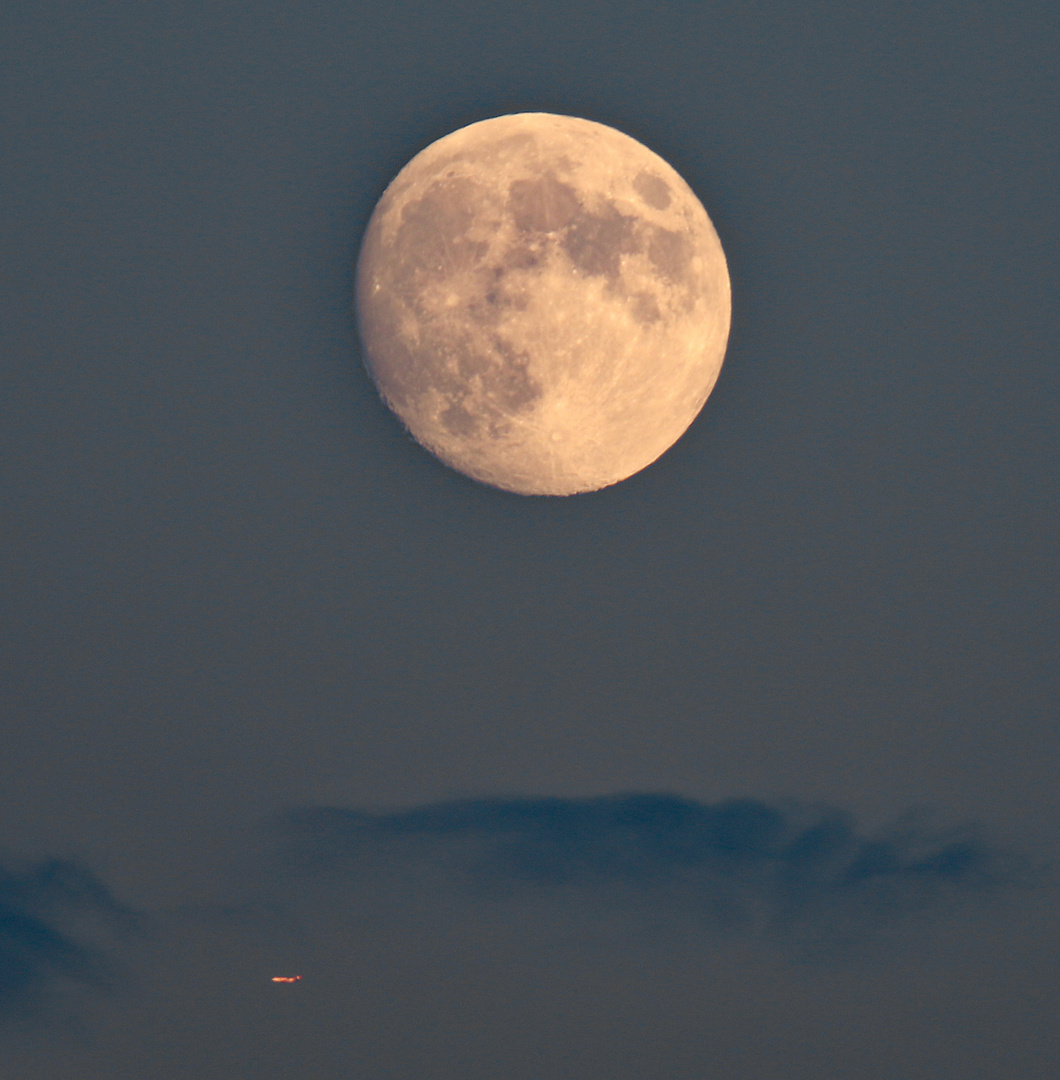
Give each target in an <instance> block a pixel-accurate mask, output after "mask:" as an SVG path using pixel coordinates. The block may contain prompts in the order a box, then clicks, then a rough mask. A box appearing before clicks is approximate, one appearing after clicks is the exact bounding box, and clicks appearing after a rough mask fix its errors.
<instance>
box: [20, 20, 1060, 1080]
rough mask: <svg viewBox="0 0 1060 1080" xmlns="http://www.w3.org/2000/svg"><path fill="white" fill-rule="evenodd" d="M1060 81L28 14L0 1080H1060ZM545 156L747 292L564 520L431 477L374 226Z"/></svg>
mask: <svg viewBox="0 0 1060 1080" xmlns="http://www.w3.org/2000/svg"><path fill="white" fill-rule="evenodd" d="M1058 45H1060V9H1058V8H1057V7H1056V5H1055V4H1054V3H1046V2H1029V3H1024V4H1020V5H1002V4H1000V3H978V2H962V3H955V2H941V0H928V2H922V3H911V2H910V3H874V4H850V3H848V2H844V3H840V2H838V0H827V2H810V3H802V4H797V5H791V4H781V3H776V2H772V0H766V2H763V3H736V2H734V0H723V2H717V3H715V2H704V0H697V2H695V3H684V2H681V3H672V4H662V5H660V4H658V3H655V4H649V3H625V2H622V0H619V2H616V3H608V4H604V3H595V2H594V3H587V2H586V3H581V2H577V0H575V2H574V3H573V4H571V3H563V4H561V3H559V2H558V0H544V2H541V3H535V4H532V5H531V4H515V3H511V2H508V0H501V2H499V3H497V2H494V3H485V2H478V0H475V2H472V0H454V2H453V3H449V4H444V5H439V4H428V3H424V2H422V0H415V2H411V3H400V4H390V3H374V4H368V3H365V2H363V0H352V2H348V3H343V4H338V3H335V2H334V0H319V2H317V0H308V2H303V3H298V4H295V3H291V2H290V0H282V2H280V0H269V2H259V0H248V2H244V3H239V4H236V3H230V2H227V0H221V2H218V0H212V2H210V3H206V2H205V0H187V2H186V3H180V4H178V3H173V2H163V3H158V4H147V5H145V4H142V3H137V4H134V3H130V2H121V3H119V2H108V0H100V2H97V3H94V4H85V3H75V2H74V0H38V2H35V3H32V4H21V5H16V4H12V5H7V6H6V8H5V9H4V11H3V12H2V13H0V634H2V644H0V710H2V711H0V736H2V746H3V750H4V752H3V754H2V756H0V770H2V773H0V825H2V831H0V1058H2V1059H5V1060H7V1061H10V1062H12V1063H13V1064H12V1065H11V1066H5V1069H7V1068H10V1069H11V1070H12V1075H18V1076H20V1077H26V1078H29V1080H75V1078H76V1080H126V1078H128V1080H155V1078H157V1080H171V1078H172V1080H186V1078H187V1080H191V1078H195V1080H273V1078H278V1077H281V1076H288V1075H291V1074H292V1073H294V1074H295V1075H298V1076H302V1077H307V1078H309V1080H331V1078H336V1080H338V1078H346V1077H357V1078H358V1080H584V1078H587V1077H593V1078H596V1077H600V1078H608V1080H610V1078H615V1080H744V1078H746V1080H804V1078H805V1080H819V1078H820V1077H821V1076H829V1077H838V1078H846V1077H850V1078H851V1080H896V1078H901V1080H1051V1078H1052V1077H1055V1076H1056V1075H1057V1072H1058V1070H1060V1015H1058V1014H1060V928H1058V927H1057V924H1056V918H1055V912H1056V910H1057V902H1058V899H1060V898H1058V896H1057V892H1056V887H1055V885H1054V884H1053V877H1052V874H1051V871H1050V870H1049V863H1050V861H1051V860H1053V859H1055V857H1056V854H1057V850H1056V837H1057V832H1058V829H1060V797H1058V790H1060V789H1058V782H1057V776H1058V770H1060V706H1058V696H1060V695H1058V690H1060V674H1058V673H1060V665H1058V663H1057V657H1058V637H1060V634H1058V631H1060V625H1058V623H1060V616H1058V611H1060V595H1058V593H1060V589H1058V582H1060V565H1058V563H1060V559H1058V554H1060V552H1058V542H1057V538H1058V536H1060V513H1058V495H1057V493H1058V480H1060V476H1058V473H1060V453H1058V450H1060V440H1058V432H1060V420H1058V416H1060V364H1058V346H1060V332H1058V331H1060V315H1058V311H1060V308H1058V304H1057V284H1058V276H1057V262H1058V259H1057V251H1058V248H1057V237H1058V235H1060V200H1058V198H1057V190H1058V175H1060V168H1058V166H1060V145H1058V143H1060V140H1058V134H1057V133H1058V131H1060V105H1058V102H1060V94H1058V91H1060V86H1058V82H1060V78H1058V68H1057V64H1056V55H1057V47H1058ZM522 110H540V111H552V112H559V113H567V114H571V115H576V116H583V117H587V118H589V119H592V120H597V121H600V122H602V123H607V124H611V125H613V126H615V127H617V128H619V129H620V130H622V131H625V132H627V133H628V134H630V135H632V136H634V137H635V138H637V139H639V140H641V141H642V142H644V143H645V144H646V145H648V146H649V147H651V148H652V149H653V150H655V151H656V152H657V153H659V154H661V155H662V156H663V157H664V158H666V159H667V160H668V161H669V162H670V163H671V164H672V165H673V166H674V167H675V168H676V169H677V170H678V171H679V172H680V173H681V174H682V175H683V176H684V178H685V179H686V180H687V181H688V182H689V184H690V185H691V186H692V188H693V189H694V190H695V191H696V193H697V194H698V195H699V197H700V198H701V200H702V201H703V203H704V205H705V206H706V207H707V210H708V212H709V213H710V215H711V217H712V219H713V221H714V224H715V226H716V227H717V230H718V233H719V235H720V237H721V240H722V244H723V245H724V247H725V250H726V254H727V256H728V259H729V266H730V272H731V275H732V282H733V300H734V319H733V331H732V337H731V340H730V346H729V351H728V354H727V359H726V362H725V366H724V368H723V370H722V375H721V379H720V381H719V384H718V386H717V389H716V390H715V392H714V394H713V395H712V397H711V399H710V401H709V402H708V404H707V406H706V408H705V410H704V412H703V413H702V414H701V416H700V417H699V419H698V420H697V421H696V423H695V424H694V425H693V426H692V428H691V429H690V430H689V432H688V433H687V434H686V435H685V436H684V438H682V439H681V440H680V441H679V442H678V443H677V445H676V446H674V448H673V449H672V450H671V451H670V452H669V453H667V454H666V455H664V457H663V458H661V459H660V460H659V461H658V462H656V463H655V464H654V465H652V466H651V467H650V468H648V469H647V470H645V471H644V472H643V473H641V474H639V475H637V476H635V477H633V478H632V479H630V480H628V481H626V482H624V483H622V484H619V485H617V486H616V487H613V488H610V489H607V490H604V491H601V492H598V493H594V494H591V495H582V496H576V497H573V498H569V499H549V498H525V497H520V496H515V495H510V494H505V493H503V492H500V491H496V490H493V489H490V488H486V487H482V486H479V485H476V484H475V483H473V482H471V481H469V480H467V479H465V478H463V477H461V476H459V475H457V474H456V473H453V472H451V471H449V470H447V469H445V468H444V467H443V466H441V465H440V464H439V463H437V462H436V461H435V460H434V459H433V458H431V457H430V456H429V455H428V454H426V453H425V452H424V451H422V450H420V449H419V448H418V447H417V446H416V445H415V444H414V443H412V442H411V441H410V440H409V439H408V437H407V436H405V435H404V434H403V432H402V430H401V428H400V425H399V424H398V423H397V422H396V421H395V420H394V418H393V417H392V416H391V415H390V413H389V412H388V411H387V410H386V409H385V407H384V406H383V405H382V404H381V403H380V401H379V400H378V397H377V395H376V393H375V391H374V388H373V387H372V385H371V383H370V382H369V380H368V378H367V376H366V374H365V372H364V370H363V368H362V366H361V360H360V353H359V346H358V342H357V335H356V326H355V323H354V319H353V313H352V304H351V301H352V286H353V268H354V261H355V258H356V254H357V250H358V245H359V241H360V237H361V233H362V231H363V229H364V226H365V224H366V223H367V220H368V217H369V215H370V213H371V210H372V207H373V206H374V204H375V201H376V200H377V199H378V197H379V195H380V194H381V193H382V191H383V189H384V187H385V186H386V184H387V182H388V181H389V180H390V179H391V178H392V177H393V175H394V174H395V173H396V172H397V171H398V170H399V169H400V168H401V166H402V165H404V164H405V162H406V161H408V160H409V159H410V158H411V157H412V156H413V155H414V154H415V153H417V152H418V151H419V150H420V149H422V148H423V147H424V146H425V145H427V144H428V143H430V142H432V141H433V140H434V139H436V138H439V137H440V136H442V135H444V134H446V133H447V132H449V131H452V130H454V129H455V128H458V127H461V126H463V125H465V124H467V123H471V122H472V121H475V120H479V119H484V118H486V117H489V116H494V115H498V114H502V113H506V112H515V111H522ZM293 973H300V974H302V975H303V980H302V981H301V982H300V983H298V984H296V985H292V986H279V987H278V986H274V985H273V984H272V983H271V982H270V981H269V979H270V977H271V976H272V975H275V974H293Z"/></svg>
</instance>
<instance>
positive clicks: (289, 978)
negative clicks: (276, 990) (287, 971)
mask: <svg viewBox="0 0 1060 1080" xmlns="http://www.w3.org/2000/svg"><path fill="white" fill-rule="evenodd" d="M301 978H302V976H301V975H273V977H272V981H273V982H275V983H293V982H298V981H299V980H300V979H301Z"/></svg>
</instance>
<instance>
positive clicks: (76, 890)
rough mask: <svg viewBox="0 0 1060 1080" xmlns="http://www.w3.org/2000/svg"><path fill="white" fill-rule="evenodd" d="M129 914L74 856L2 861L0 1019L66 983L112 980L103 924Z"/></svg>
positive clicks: (119, 923)
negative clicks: (28, 862) (19, 863)
mask: <svg viewBox="0 0 1060 1080" xmlns="http://www.w3.org/2000/svg"><path fill="white" fill-rule="evenodd" d="M130 921H131V916H130V914H129V912H128V911H127V910H126V909H125V908H123V907H122V905H121V904H119V903H118V902H117V901H116V900H115V899H114V898H113V896H111V894H110V892H109V891H108V890H107V889H106V887H105V886H104V885H103V884H102V883H101V882H100V881H99V880H98V878H96V877H95V876H94V875H93V874H91V873H90V872H89V871H87V870H84V869H82V868H80V867H78V866H76V865H75V864H73V863H71V862H67V861H63V860H50V861H47V862H42V863H39V864H36V865H33V866H28V867H21V868H18V869H15V868H12V867H5V866H0V1020H2V1019H8V1018H11V1017H12V1016H16V1015H20V1014H24V1013H26V1012H27V1011H28V1010H30V1009H32V1008H34V1007H36V1006H39V1005H40V1004H41V1002H42V1001H43V1000H44V999H45V998H46V997H47V995H48V994H49V993H50V992H52V991H55V990H58V989H59V988H61V987H64V986H65V987H81V988H94V989H105V988H107V987H108V986H110V985H111V984H112V982H113V980H114V975H115V971H114V968H113V966H112V964H111V962H110V961H109V960H108V958H107V956H106V952H105V949H104V947H103V946H102V945H101V944H100V943H99V938H100V937H101V934H100V931H101V930H104V931H105V932H110V931H113V930H115V929H118V928H119V927H125V926H128V925H130Z"/></svg>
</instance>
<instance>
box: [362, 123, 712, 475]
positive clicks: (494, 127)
mask: <svg viewBox="0 0 1060 1080" xmlns="http://www.w3.org/2000/svg"><path fill="white" fill-rule="evenodd" d="M356 308H357V315H358V327H359V330H360V335H361V340H362V343H363V346H364V358H365V365H366V367H367V369H368V372H369V374H370V375H371V377H372V379H373V381H374V382H375V384H376V386H377V388H378V390H379V393H380V395H381V396H382V398H383V400H384V401H385V402H386V403H387V405H388V406H389V407H390V408H391V409H392V410H393V412H394V413H396V414H397V416H398V417H399V419H400V420H401V421H402V422H403V423H404V425H405V426H406V427H407V429H408V431H409V432H410V433H411V434H412V436H413V437H414V438H415V439H416V441H417V442H419V443H420V444H421V445H422V446H424V447H426V448H427V449H428V450H429V451H430V452H431V453H433V454H434V455H435V456H436V457H438V458H440V459H441V460H442V461H443V462H445V464H446V465H449V466H450V467H452V468H453V469H456V470H457V471H459V472H461V473H464V474H465V475H467V476H470V477H472V478H473V479H475V480H478V481H480V482H482V483H484V484H490V485H492V486H494V487H498V488H502V489H504V490H506V491H512V492H517V493H519V494H522V495H573V494H576V493H578V492H585V491H595V490H597V489H599V488H604V487H607V486H608V485H610V484H615V483H617V482H618V481H620V480H624V479H626V478H627V477H629V476H632V475H633V474H634V473H636V472H639V471H640V470H641V469H643V468H645V467H646V466H647V465H649V464H651V462H653V461H655V460H656V458H658V457H659V456H660V455H661V454H663V453H665V451H666V450H668V449H669V448H670V446H672V445H673V444H674V443H675V442H676V441H677V439H679V438H680V437H681V435H682V434H683V433H684V432H685V430H686V429H687V428H688V426H689V425H690V424H691V423H692V421H693V420H694V419H695V418H696V416H697V415H698V413H699V411H700V409H702V407H703V404H704V402H705V401H706V400H707V397H708V395H709V394H710V392H711V390H712V389H713V387H714V384H715V382H716V381H717V378H718V373H719V371H720V369H721V364H722V360H723V359H724V355H725V346H726V342H727V340H728V336H729V322H730V311H731V293H730V284H729V273H728V269H727V266H726V262H725V254H724V252H723V251H722V248H721V243H720V241H719V240H718V235H717V233H716V232H715V230H714V226H713V225H712V224H711V221H710V218H709V217H708V216H707V212H706V210H704V208H703V205H702V204H701V203H700V201H699V199H697V198H696V196H695V194H694V193H693V192H692V189H691V188H690V187H689V186H688V184H686V183H685V181H684V180H683V179H682V178H681V177H680V176H679V175H678V174H677V172H676V171H675V170H674V169H673V168H672V167H671V166H670V165H668V164H667V163H666V162H665V161H664V160H663V159H662V158H661V157H659V156H658V155H657V154H655V153H654V152H653V151H651V150H649V149H648V148H647V147H646V146H644V145H643V144H641V143H639V142H637V141H636V140H635V139H633V138H631V137H630V136H628V135H625V134H623V133H622V132H620V131H616V130H615V129H614V128H611V127H607V126H605V125H604V124H598V123H595V122H593V121H591V120H582V119H578V118H576V117H571V116H558V115H554V114H551V113H517V114H514V115H509V116H498V117H494V118H493V119H490V120H483V121H480V122H479V123H475V124H471V125H469V126H468V127H464V128H461V129H460V130H458V131H454V132H453V133H452V134H450V135H446V136H445V137H444V138H441V139H439V140H438V141H437V142H434V143H431V145H430V146H428V147H427V148H426V149H424V150H423V151H421V152H420V153H419V154H417V155H416V156H415V157H414V158H413V159H412V160H411V161H410V162H409V163H408V164H407V165H406V166H405V167H404V168H403V169H402V170H401V172H400V173H398V175H397V176H396V177H395V178H394V180H393V181H392V182H391V184H390V186H389V187H388V188H387V189H386V191H385V192H384V193H383V196H382V198H381V199H380V200H379V203H378V204H377V206H376V207H375V210H374V212H373V214H372V217H371V220H370V221H369V223H368V228H367V230H366V232H365V236H364V240H363V242H362V245H361V252H360V256H359V258H358V263H357V276H356Z"/></svg>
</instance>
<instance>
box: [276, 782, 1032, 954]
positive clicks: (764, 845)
mask: <svg viewBox="0 0 1060 1080" xmlns="http://www.w3.org/2000/svg"><path fill="white" fill-rule="evenodd" d="M280 834H281V837H282V850H283V853H284V858H285V859H286V861H287V863H288V865H289V866H290V867H291V868H292V869H293V870H294V871H295V872H297V873H321V872H323V873H329V874H336V873H340V874H343V875H354V876H356V875H357V874H358V873H359V872H366V873H367V872H375V871H377V870H378V869H379V868H380V867H386V866H394V865H402V864H409V863H427V864H430V865H431V866H433V867H436V868H439V869H440V870H441V871H442V872H443V873H444V874H446V875H448V876H450V877H452V878H453V879H454V880H459V881H462V882H464V883H465V884H469V885H471V886H473V887H474V888H475V889H476V890H478V891H480V892H481V891H483V890H485V891H487V892H489V893H492V894H494V895H497V894H503V895H506V896H509V897H510V896H515V897H518V896H522V895H541V894H542V893H547V892H548V891H557V890H563V891H564V893H565V894H568V895H569V894H570V893H572V892H574V893H578V894H581V895H583V896H586V897H596V898H601V897H605V898H607V900H608V902H613V901H614V900H616V899H618V900H619V901H620V902H621V900H622V898H626V899H629V900H631V901H634V900H636V899H637V898H648V899H650V901H651V902H652V903H653V904H655V905H659V904H663V905H665V904H670V905H676V906H679V907H680V908H681V909H682V910H684V911H686V912H691V913H693V914H694V915H697V916H698V917H699V918H701V919H703V920H706V921H707V922H709V923H710V924H711V925H713V926H716V927H718V928H730V929H738V928H741V927H743V928H749V927H750V926H759V927H762V926H765V927H768V928H769V929H771V930H773V931H779V932H784V933H790V932H795V933H802V934H806V933H809V934H816V933H818V932H819V931H821V930H822V929H827V931H828V933H829V934H830V935H832V936H833V937H836V936H849V937H857V936H859V935H864V934H866V933H871V931H872V930H873V929H874V928H878V927H880V926H883V925H887V924H890V923H893V922H896V921H899V920H902V919H905V918H908V917H909V916H911V915H914V914H917V913H924V912H930V911H940V910H945V909H947V908H948V907H951V906H952V905H953V904H955V903H958V902H961V901H965V900H968V899H971V898H974V897H983V896H985V895H987V894H995V893H997V892H998V891H1000V890H1003V889H1005V888H1008V887H1011V886H1014V885H1017V884H1019V883H1021V882H1023V881H1026V880H1027V875H1026V873H1025V872H1024V871H1023V870H1022V869H1021V867H1020V860H1019V859H1017V858H1016V857H1015V855H1013V854H1011V853H1008V852H1006V851H1004V850H1003V849H1001V848H1000V847H998V846H996V845H994V844H992V843H990V842H989V841H988V840H987V839H986V838H985V837H984V836H983V835H982V834H981V833H980V832H979V831H977V830H975V829H973V828H970V827H964V828H959V829H953V830H949V831H946V832H938V831H935V830H932V829H930V828H929V827H928V825H927V824H926V823H925V822H924V821H923V820H920V819H916V818H914V817H911V816H910V817H908V818H907V819H904V820H901V821H899V822H897V823H896V824H894V825H892V826H891V827H889V828H887V829H885V830H882V831H880V832H878V833H863V832H860V831H859V830H858V828H857V825H856V823H855V822H854V820H853V818H852V817H851V816H850V815H849V814H847V813H845V812H843V811H841V810H838V809H835V808H830V807H823V808H822V807H798V806H788V805H770V804H769V803H766V802H762V801H758V800H752V799H742V800H734V801H729V802H723V803H717V804H704V803H699V802H695V801H693V800H690V799H684V798H680V797H677V796H673V795H652V794H630V795H615V796H608V797H603V798H587V799H557V798H550V799H503V798H497V799H480V800H474V801H465V802H448V803H438V804H432V805H428V806H421V807H417V808H415V809H411V810H406V811H403V812H400V813H393V814H370V813H364V812H361V811H356V810H348V809H334V808H303V809H298V810H295V811H292V812H290V813H289V814H288V815H287V816H286V817H285V818H284V820H283V821H282V823H281V828H280Z"/></svg>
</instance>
